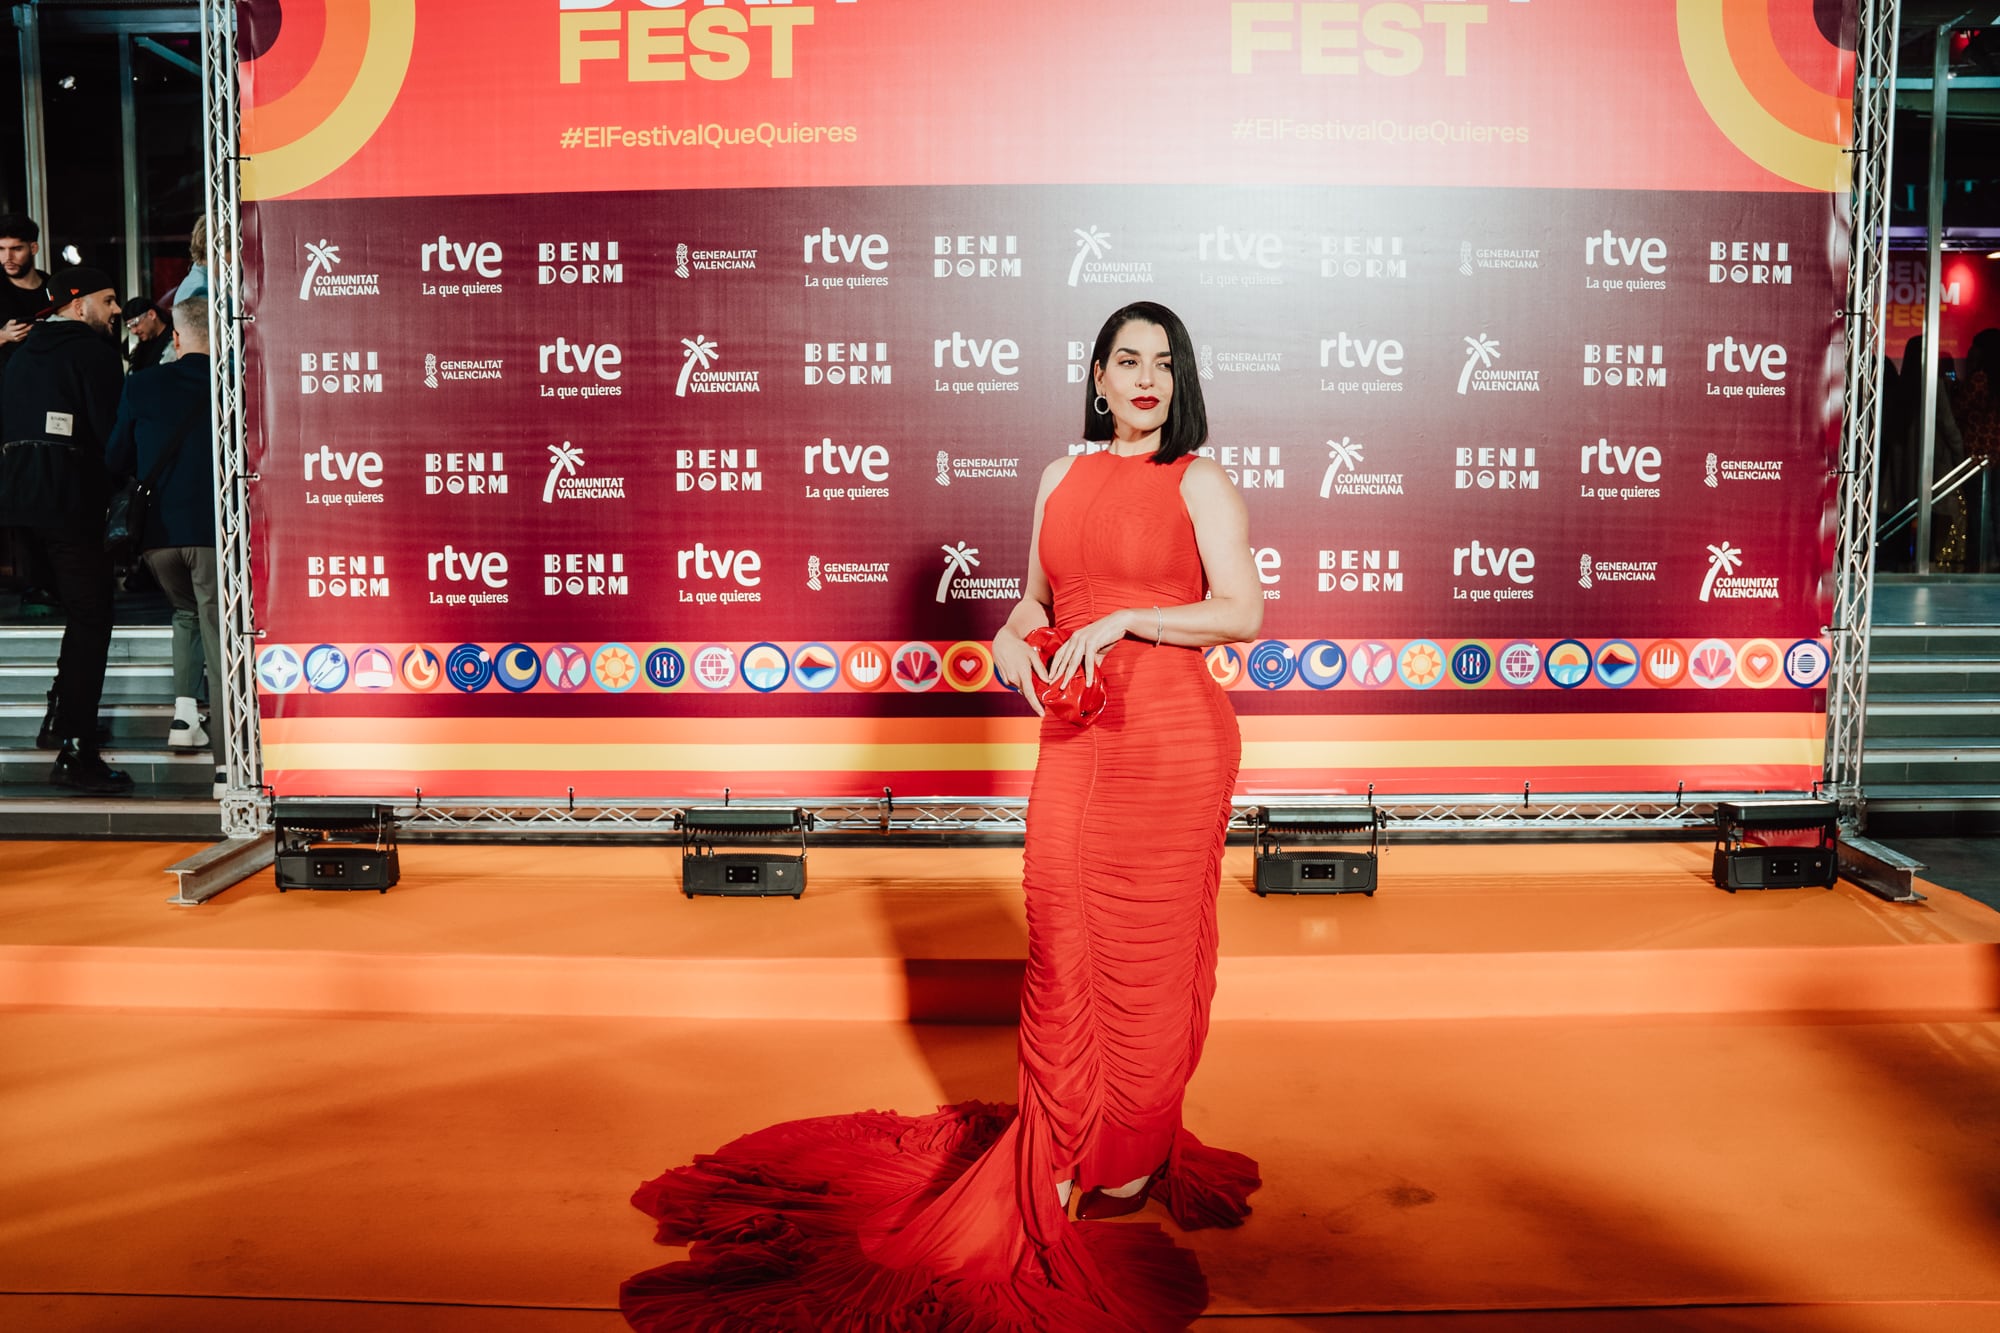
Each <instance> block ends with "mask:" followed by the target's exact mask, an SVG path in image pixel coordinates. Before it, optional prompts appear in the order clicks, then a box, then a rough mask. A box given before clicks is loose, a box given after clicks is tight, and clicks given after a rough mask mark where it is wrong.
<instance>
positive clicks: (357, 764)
mask: <svg viewBox="0 0 2000 1333" xmlns="http://www.w3.org/2000/svg"><path fill="white" fill-rule="evenodd" d="M1825 749H1826V746H1825V740H1824V738H1823V737H1817V736H1813V737H1800V736H1735V737H1729V738H1726V739H1725V738H1720V737H1710V738H1697V739H1691V740H1687V739H1650V740H1649V739H1635V738H1632V737H1622V736H1609V737H1604V738H1602V739H1587V740H1584V739H1578V740H1550V741H1519V740H1490V741H1476V740H1435V741H1420V740H1410V741H1395V740H1375V741H1369V740H1361V741H1252V742H1249V743H1247V744H1245V745H1244V747H1243V765H1244V767H1246V768H1292V769H1301V768H1343V769H1360V768H1479V767H1496V766H1505V767H1523V766H1526V767H1538V768H1563V767H1613V768H1616V767H1632V766H1654V765H1657V766H1664V767H1670V768H1671V767H1688V766H1694V765H1706V766H1717V765H1725V766H1726V765H1731V764H1803V765H1808V766H1813V767H1817V766H1818V765H1820V764H1821V763H1822V762H1824V758H1825ZM1035 756H1036V747H1035V746H1034V745H1016V744H950V745H890V744H868V743H865V742H857V743H853V744H821V745H759V744H744V745H672V744H668V745H644V744H641V745H533V744H528V745H523V744H516V743H502V744H491V745H485V744H421V743H397V742H387V743H374V742H371V743H366V744H352V743H346V742H340V741H293V742H273V743H271V744H269V745H267V746H266V747H265V752H264V762H265V764H266V765H267V766H268V767H271V768H280V769H312V770H319V771H340V770H346V769H358V770H364V771H381V770H392V771H396V772H426V771H429V772H437V771H455V772H507V771H520V772H556V773H560V772H565V771H569V772H589V773H612V772H657V771H689V772H717V771H722V770H728V769H735V770H738V771H742V772H749V773H757V772H817V773H827V772H832V773H839V772H864V773H865V772H876V771H890V772H895V771H905V772H953V771H959V770H968V771H994V772H1007V771H1027V770H1029V769H1032V768H1033V767H1034V766H1035Z"/></svg>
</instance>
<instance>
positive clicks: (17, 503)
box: [0, 268, 132, 795]
mask: <svg viewBox="0 0 2000 1333" xmlns="http://www.w3.org/2000/svg"><path fill="white" fill-rule="evenodd" d="M49 286H50V290H51V293H52V295H51V297H50V299H51V301H53V302H55V303H56V310H55V313H54V314H52V315H50V316H49V317H48V318H47V319H45V320H43V321H41V322H40V323H38V324H36V325H35V326H34V328H33V329H31V330H30V331H29V333H28V336H27V339H26V340H25V341H24V342H22V343H21V345H20V347H19V348H18V349H17V350H16V351H15V353H14V355H13V356H12V357H11V358H10V359H9V360H8V362H7V371H6V375H5V378H4V380H0V442H4V446H0V522H4V523H14V524H19V525H21V526H23V527H28V528H32V529H34V530H35V531H36V532H37V533H39V534H40V535H41V538H42V540H43V542H44V543H45V545H46V547H47V550H48V558H49V573H50V577H51V579H52V580H53V582H54V583H55V590H56V593H57V595H58V596H59V597H61V598H62V603H63V608H64V610H65V612H66V613H67V617H68V619H67V623H66V624H65V625H64V627H63V637H62V650H61V654H60V656H58V658H57V660H56V680H55V688H54V689H53V690H52V691H50V695H49V715H48V717H47V718H46V719H45V720H44V722H43V732H44V735H43V736H42V738H41V739H42V743H43V744H45V745H46V744H48V743H50V742H54V743H55V744H57V745H59V746H60V747H61V753H60V754H58V755H57V756H56V762H55V767H54V769H53V770H52V771H51V772H50V774H49V781H51V782H53V783H55V784H56V785H57V786H61V787H71V788H74V789H76V790H78V791H84V792H92V793H96V794H99V795H112V794H118V793H123V792H128V791H130V790H132V779H131V778H130V777H129V776H128V775H127V774H125V773H122V772H119V771H118V770H116V769H113V768H110V767H108V766H107V765H106V764H105V762H104V760H103V758H102V757H100V756H99V754H98V753H97V704H98V700H99V699H100V698H101V696H102V695H103V693H104V663H105V658H106V656H107V655H108V654H109V652H110V648H111V614H112V613H111V559H110V557H109V556H107V555H106V554H105V552H104V505H105V499H106V497H107V494H108V485H107V481H106V475H105V470H104V446H105V443H106V442H107V441H108V440H109V439H110V437H111V427H112V423H113V422H114V421H116V419H117V416H118V395H119V391H120V389H121V388H122V387H123V385H124V380H125V368H124V363H123V360H122V358H120V356H119V354H118V344H117V342H116V337H117V335H116V332H115V330H116V327H117V319H118V298H117V296H116V295H115V294H114V293H113V291H112V287H111V278H110V276H109V275H108V274H106V273H104V272H102V271H100V270H98V269H92V268H70V269H64V270H63V271H62V272H60V273H58V274H56V275H55V277H54V279H53V280H51V282H50V284H49Z"/></svg>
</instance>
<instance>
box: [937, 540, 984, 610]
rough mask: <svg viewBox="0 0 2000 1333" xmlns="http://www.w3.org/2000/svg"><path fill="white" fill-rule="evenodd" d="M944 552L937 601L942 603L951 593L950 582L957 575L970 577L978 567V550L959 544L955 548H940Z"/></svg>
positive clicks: (975, 547) (974, 547) (962, 543)
mask: <svg viewBox="0 0 2000 1333" xmlns="http://www.w3.org/2000/svg"><path fill="white" fill-rule="evenodd" d="M938 549H939V550H941V551H943V552H944V577H943V578H940V579H939V580H938V586H937V599H938V601H940V602H942V601H944V599H945V597H946V595H947V594H949V593H950V592H951V580H952V578H953V576H955V575H958V574H965V575H970V574H971V573H972V571H973V570H975V569H977V568H978V567H979V548H978V547H977V546H967V545H966V544H965V543H964V542H960V543H959V544H958V545H956V546H941V547H939V548H938Z"/></svg>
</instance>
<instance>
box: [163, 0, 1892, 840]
mask: <svg viewBox="0 0 2000 1333" xmlns="http://www.w3.org/2000/svg"><path fill="white" fill-rule="evenodd" d="M200 4H201V36H202V69H203V75H204V92H203V100H202V108H203V113H204V117H205V120H206V129H207V135H206V151H205V154H204V161H205V166H206V170H207V198H208V214H209V219H210V235H211V238H212V256H211V263H210V274H209V283H210V302H211V304H210V312H211V313H210V320H211V324H210V329H211V339H212V350H213V354H214V362H215V370H216V374H215V381H214V389H213V391H212V398H211V406H212V407H213V410H214V419H215V424H216V432H215V475H216V476H217V478H218V479H219V482H220V484H219V485H218V487H217V494H216V519H217V523H216V531H217V533H218V535H219V541H220V555H221V560H220V582H221V585H222V586H221V600H222V606H221V612H222V621H223V624H222V629H223V633H222V655H223V662H222V665H221V670H220V675H221V678H222V679H221V682H220V684H221V689H220V695H221V698H220V700H219V701H218V702H217V707H218V709H219V710H220V711H219V719H218V725H220V726H221V727H222V728H223V734H224V737H225V740H226V742H227V746H226V759H225V762H226V765H227V770H228V793H227V795H226V796H225V797H224V799H223V802H222V831H223V832H224V833H225V834H226V835H228V836H230V837H236V838H244V837H251V836H254V835H256V834H258V833H262V832H267V831H268V830H269V829H270V827H271V800H270V792H269V789H268V788H267V787H266V786H265V785H264V768H263V747H262V735H261V729H260V723H259V713H258V704H257V679H256V670H255V658H256V642H257V640H258V639H259V638H260V637H261V635H262V631H261V630H259V629H258V628H257V625H256V616H255V608H254V604H253V601H252V596H251V593H252V587H251V560H250V523H251V520H250V504H249V485H250V483H251V482H253V481H256V480H257V477H256V474H255V473H253V472H251V471H250V460H249V451H248V447H247V444H248V442H247V438H246V434H245V429H244V417H243V409H244V399H245V395H244V381H243V330H244V326H245V325H247V324H248V323H249V322H250V321H251V319H252V318H254V317H253V316H251V315H250V314H248V313H247V312H246V311H245V309H244V303H243V291H244V284H243V268H242V248H241V244H240V241H241V236H240V226H239V223H240V218H241V209H242V184H241V170H240V165H241V162H242V160H243V159H242V156H241V151H240V144H241V125H242V119H241V107H240V104H239V102H238V89H237V73H238V66H237V32H236V22H237V4H236V0H200ZM1898 31H1899V12H1898V7H1897V5H1896V3H1895V0H1861V3H1860V34H1859V48H1858V56H1857V78H1856V81H1855V93H1854V105H1855V118H1854V124H1855V134H1854V147H1853V152H1852V155H1853V161H1854V183H1853V193H1852V194H1851V196H1849V198H1848V200H1847V201H1846V207H1847V208H1848V209H1849V216H1848V219H1847V221H1848V222H1849V224H1850V226H1851V228H1852V232H1851V234H1852V236H1853V246H1852V250H1853V255H1852V266H1851V269H1850V273H1849V280H1848V298H1847V308H1846V310H1845V311H1844V312H1843V313H1844V314H1845V316H1846V325H1847V331H1846V354H1847V362H1846V398H1845V403H1846V408H1847V412H1846V419H1845V426H1844V430H1843V434H1842V444H1841V462H1840V487H1839V496H1840V499H1839V505H1840V512H1839V514H1838V524H1837V535H1836V561H1835V570H1834V578H1835V585H1836V586H1835V596H1834V623H1833V625H1832V626H1831V631H1832V633H1831V638H1832V645H1833V653H1832V655H1833V664H1832V668H1831V671H1830V673H1829V677H1828V682H1829V683H1828V692H1827V698H1828V725H1827V747H1826V748H1827V753H1826V768H1825V780H1826V784H1827V785H1828V787H1829V788H1830V790H1831V794H1833V795H1835V796H1836V797H1837V798H1838V799H1839V800H1840V803H1841V809H1842V813H1843V818H1844V820H1845V821H1846V822H1848V823H1850V824H1852V823H1854V822H1857V821H1858V820H1859V819H1860V817H1861V815H1862V792H1861V787H1860V764H1861V746H1862V737H1863V727H1864V716H1865V712H1866V705H1867V673H1868V629H1869V593H1870V589H1871V586H1872V584H1873V578H1874V538H1875V508H1874V506H1875V491H1876V484H1877V481H1876V472H1877V447H1876V446H1877V440H1878V438H1879V433H1880V418H1881V406H1882V405H1881V392H1880V390H1881V350H1882V319H1881V312H1882V308H1883V301H1884V299H1885V297H1886V294H1887V292H1886V286H1887V273H1888V269H1887V262H1886V261H1887V242H1888V233H1887V224H1888V188H1889V168H1890V151H1891V137H1890V129H1891V124H1892V121H1893V117H1894V114H1895V102H1894V98H1895V64H1896V42H1897V37H1898ZM1836 206H1839V205H1838V204H1837V205H1836ZM1755 795H1759V793H1738V792H1693V793H1661V792H1610V793H1563V794H1559V795H1550V796H1543V797H1536V796H1534V795H1533V794H1532V792H1531V791H1530V790H1528V789H1525V788H1524V789H1523V791H1522V792H1521V793H1519V794H1502V793H1491V792H1489V793H1476V794H1463V795H1452V794H1440V795H1423V796H1397V797H1383V798H1382V799H1380V800H1379V801H1378V802H1377V805H1378V806H1379V807H1380V808H1381V809H1382V811H1383V812H1384V814H1385V815H1386V816H1387V817H1388V819H1389V821H1390V828H1391V829H1392V830H1396V831H1400V832H1404V833H1406V834H1418V835H1420V836H1444V837H1451V836H1459V835H1463V836H1468V837H1491V836H1495V835H1510V834H1511V835H1530V836H1560V835H1577V834H1584V835H1589V834H1599V835H1607V834H1617V833H1644V832H1689V833H1693V832H1701V831H1705V830H1707V829H1708V828H1710V827H1712V826H1713V820H1714V808H1715V804H1716V803H1717V802H1718V801H1724V800H1733V799H1747V798H1750V797H1753V796H1755ZM1313 799H1314V798H1311V797H1307V798H1299V797H1285V798H1283V801H1284V804H1286V805H1288V806H1296V805H1300V804H1311V803H1312V801H1313ZM749 803H750V804H763V805H769V804H783V805H797V806H802V807H804V808H806V809H808V810H810V811H812V813H813V815H814V820H815V824H816V827H817V829H818V830H819V831H820V832H822V833H839V834H848V835H860V834H866V833H876V834H882V835H887V836H890V837H906V838H926V837H930V836H938V835H952V834H960V835H964V834H971V835H983V836H997V837H1002V838H1010V837H1015V836H1019V835H1020V834H1021V833H1022V831H1023V830H1024V828H1025V816H1026V802H1025V801H1021V800H1016V799H1007V798H999V797H984V796H966V797H926V798H921V799H898V798H892V797H889V796H888V795H887V794H886V793H885V795H884V797H883V798H881V799H876V800H856V799H851V798H850V799H836V798H803V797H802V798H798V799H786V800H784V801H770V800H760V801H756V802H749ZM1261 803H1262V802H1261V801H1259V800H1257V799H1255V798H1248V799H1243V800H1239V801H1237V802H1236V803H1235V808H1234V813H1233V815H1232V819H1231V824H1230V827H1231V830H1232V831H1233V832H1242V833H1245V834H1247V833H1248V832H1249V831H1250V825H1249V823H1248V819H1247V812H1248V811H1250V810H1252V809H1254V808H1255V807H1256V806H1258V805H1259V804H1261ZM1327 803H1328V804H1335V803H1339V802H1337V801H1335V800H1334V799H1333V798H1327ZM384 804H386V805H388V806H389V807H390V808H391V809H392V810H393V811H394V812H395V815H396V818H397V821H398V823H399V825H400V826H401V827H402V829H403V830H404V831H405V833H406V834H409V835H413V836H417V837H423V836H426V835H429V836H437V837H452V836H464V837H472V838H481V839H489V838H490V839H500V840H520V841H532V840H541V839H553V838H575V837H586V838H588V837H596V836H605V837H609V838H616V837H618V836H620V835H628V836H634V835H636V836H639V837H665V836H667V835H670V834H673V833H675V831H676V830H677V827H678V825H677V822H676V821H677V819H678V816H679V814H680V812H681V811H682V810H684V809H687V808H689V807H691V806H700V805H714V804H716V802H715V801H714V800H713V799H708V800H701V799H686V800H680V799H676V800H670V801H661V800H652V801H648V800H637V799H629V800H628V799H611V800H593V801H585V802H578V801H577V800H575V799H574V798H572V799H570V800H569V801H567V802H563V803H555V802H551V801H547V800H537V799H523V800H478V799H454V798H449V797H447V798H444V799H442V800H440V799H436V798H430V799H426V798H424V797H423V796H422V794H421V793H413V794H412V796H411V797H410V798H407V799H405V798H390V799H388V800H386V801H385V802H384Z"/></svg>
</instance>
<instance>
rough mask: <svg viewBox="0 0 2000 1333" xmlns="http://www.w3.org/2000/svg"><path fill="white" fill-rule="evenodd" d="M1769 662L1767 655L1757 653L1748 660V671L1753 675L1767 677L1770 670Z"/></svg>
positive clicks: (1770, 659) (1770, 660)
mask: <svg viewBox="0 0 2000 1333" xmlns="http://www.w3.org/2000/svg"><path fill="white" fill-rule="evenodd" d="M1771 662H1772V658H1771V655H1770V654H1769V653H1758V654H1756V655H1755V656H1753V657H1752V658H1751V659H1750V670H1751V672H1752V673H1753V674H1755V675H1759V676H1762V675H1767V674H1769V672H1770V670H1771Z"/></svg>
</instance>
